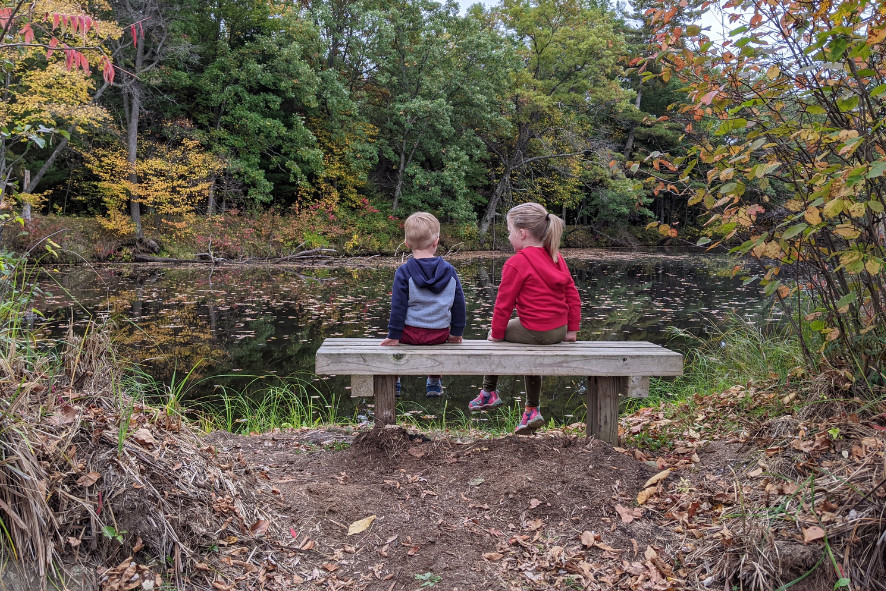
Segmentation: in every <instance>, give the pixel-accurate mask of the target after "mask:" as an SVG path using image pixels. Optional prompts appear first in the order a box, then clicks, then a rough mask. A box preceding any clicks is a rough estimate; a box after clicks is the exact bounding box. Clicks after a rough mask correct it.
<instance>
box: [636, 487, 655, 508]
mask: <svg viewBox="0 0 886 591" xmlns="http://www.w3.org/2000/svg"><path fill="white" fill-rule="evenodd" d="M655 491H656V488H655V487H654V486H650V487H649V488H646V489H643V490H641V491H640V492H639V493H638V494H637V504H638V505H642V504H643V503H645V502H646V501H648V500H649V497H651V496H652V495H654V494H655Z"/></svg>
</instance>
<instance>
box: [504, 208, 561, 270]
mask: <svg viewBox="0 0 886 591" xmlns="http://www.w3.org/2000/svg"><path fill="white" fill-rule="evenodd" d="M508 219H509V220H511V223H512V224H513V225H514V227H515V228H522V229H524V230H527V231H529V232H530V233H531V234H532V235H533V236H535V237H536V238H537V239H538V240H540V241H541V243H542V244H543V245H544V247H545V250H547V251H548V254H549V255H551V260H553V261H554V263H556V262H557V259H558V257H559V254H558V253H559V251H560V239H561V238H562V237H563V230H564V228H565V227H566V222H564V221H563V220H562V219H560V218H559V217H557V216H556V215H553V214H551V213H548V211H547V210H546V209H545V208H544V206H542V205H540V204H538V203H521V204H520V205H517V206H515V207H512V208H511V210H510V211H509V212H508Z"/></svg>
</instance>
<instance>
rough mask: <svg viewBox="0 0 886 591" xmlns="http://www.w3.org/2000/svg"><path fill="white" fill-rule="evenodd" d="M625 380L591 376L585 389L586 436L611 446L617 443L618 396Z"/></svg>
mask: <svg viewBox="0 0 886 591" xmlns="http://www.w3.org/2000/svg"><path fill="white" fill-rule="evenodd" d="M626 382H627V380H625V379H624V378H621V377H611V376H606V377H600V376H591V377H589V378H588V389H587V404H588V410H587V430H588V432H587V435H588V437H591V436H593V437H596V438H597V439H600V440H601V441H605V442H606V443H609V444H611V445H616V444H617V443H618V394H619V388H620V387H623V386H624V385H625V384H626Z"/></svg>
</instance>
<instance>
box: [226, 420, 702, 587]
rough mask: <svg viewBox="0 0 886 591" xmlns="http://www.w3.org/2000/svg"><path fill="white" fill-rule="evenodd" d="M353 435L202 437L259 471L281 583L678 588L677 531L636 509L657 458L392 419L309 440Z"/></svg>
mask: <svg viewBox="0 0 886 591" xmlns="http://www.w3.org/2000/svg"><path fill="white" fill-rule="evenodd" d="M348 439H349V438H348V437H347V436H341V435H337V434H335V433H332V432H325V433H316V432H315V433H311V434H307V435H306V434H304V433H289V434H275V435H263V436H254V437H237V436H231V435H228V434H214V435H211V436H210V437H209V442H210V443H211V444H212V445H214V446H215V447H216V449H217V451H218V452H220V453H224V454H231V455H232V456H236V457H237V461H238V462H239V469H238V471H239V472H241V473H242V474H244V475H246V474H249V473H254V474H258V475H259V476H260V478H259V486H258V490H257V491H256V492H257V496H258V497H259V498H262V499H266V502H265V503H264V504H263V510H264V512H265V513H266V514H267V520H268V521H269V522H270V523H271V524H272V525H271V526H270V527H269V531H268V534H267V535H268V536H270V537H272V538H273V537H277V536H281V535H282V538H283V540H285V545H286V546H288V548H286V549H284V550H283V552H282V553H279V552H278V553H277V560H278V561H279V569H278V571H277V572H276V573H275V574H276V576H277V577H278V578H277V579H276V582H277V583H278V584H283V583H284V582H285V581H289V582H290V583H297V584H299V585H300V587H299V588H305V589H310V588H316V589H385V590H395V589H419V588H422V586H423V585H424V588H428V587H431V586H434V587H436V588H438V589H452V590H455V589H459V590H470V589H522V588H530V589H534V588H537V589H551V588H560V589H570V588H575V589H581V588H589V587H590V588H594V587H597V586H603V587H605V588H623V589H641V588H650V589H668V588H674V587H679V586H682V585H681V583H680V581H679V577H676V576H674V575H675V573H674V569H673V566H672V565H673V564H674V563H675V561H677V560H678V559H679V558H680V556H682V555H683V554H684V553H685V551H686V550H687V549H686V548H681V542H680V539H681V536H679V535H676V534H675V533H674V531H673V529H672V528H669V527H663V526H662V525H661V524H660V523H658V522H657V521H656V520H651V519H648V518H645V517H646V514H647V513H648V510H646V509H643V508H641V507H636V499H637V495H638V493H639V492H640V491H641V490H642V489H643V485H644V484H645V483H646V482H647V481H648V480H649V478H650V477H652V476H654V475H655V474H656V473H658V472H660V470H659V469H658V468H657V467H655V466H653V465H650V464H654V463H653V462H642V461H639V460H637V459H635V458H634V457H631V456H630V455H629V454H628V453H620V452H618V451H615V450H614V449H613V448H612V447H611V446H609V445H607V444H605V443H602V442H600V441H596V440H588V439H585V438H584V437H579V436H565V435H563V434H558V433H554V434H547V435H539V436H535V437H528V438H526V437H516V436H510V437H503V438H498V439H490V440H475V441H471V442H466V443H460V442H457V441H453V440H450V439H441V440H436V441H432V440H428V439H427V438H426V437H424V436H418V435H409V434H408V433H407V432H406V431H404V430H403V429H400V428H396V429H386V430H374V431H367V432H364V433H362V434H360V435H358V436H357V437H356V438H355V439H354V440H353V444H352V445H350V446H349V447H347V448H346V449H341V450H339V451H335V450H331V449H327V450H326V451H307V450H308V449H310V448H313V449H316V445H317V444H320V445H325V446H326V447H327V448H334V447H335V446H336V445H337V444H339V443H342V442H347V441H348ZM624 451H625V452H626V450H624ZM366 518H374V520H373V521H372V523H371V525H370V526H369V527H368V528H366V529H365V530H364V531H362V532H360V533H357V534H354V535H348V529H349V527H350V526H351V524H353V523H355V522H358V521H359V520H362V519H366ZM287 538H288V539H287ZM232 545H233V546H236V545H237V544H236V543H233V544H232ZM235 551H236V550H235ZM227 553H228V551H227V550H226V549H225V548H220V555H221V556H222V557H224V556H225V554H227ZM284 555H285V556H286V558H285V559H281V557H282V556H284ZM222 560H224V558H222ZM668 575H670V581H667V580H666V579H667V577H668ZM302 586H303V587H302Z"/></svg>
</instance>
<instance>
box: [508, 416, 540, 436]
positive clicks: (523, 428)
mask: <svg viewBox="0 0 886 591" xmlns="http://www.w3.org/2000/svg"><path fill="white" fill-rule="evenodd" d="M544 424H545V420H544V418H543V417H542V416H541V415H538V416H537V417H535V418H534V419H532V420H531V421H529V422H527V423H526V424H525V425H517V428H516V429H515V430H514V435H532V434H533V433H535V432H536V431H538V430H539V429H541V427H542V426H543V425H544Z"/></svg>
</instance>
